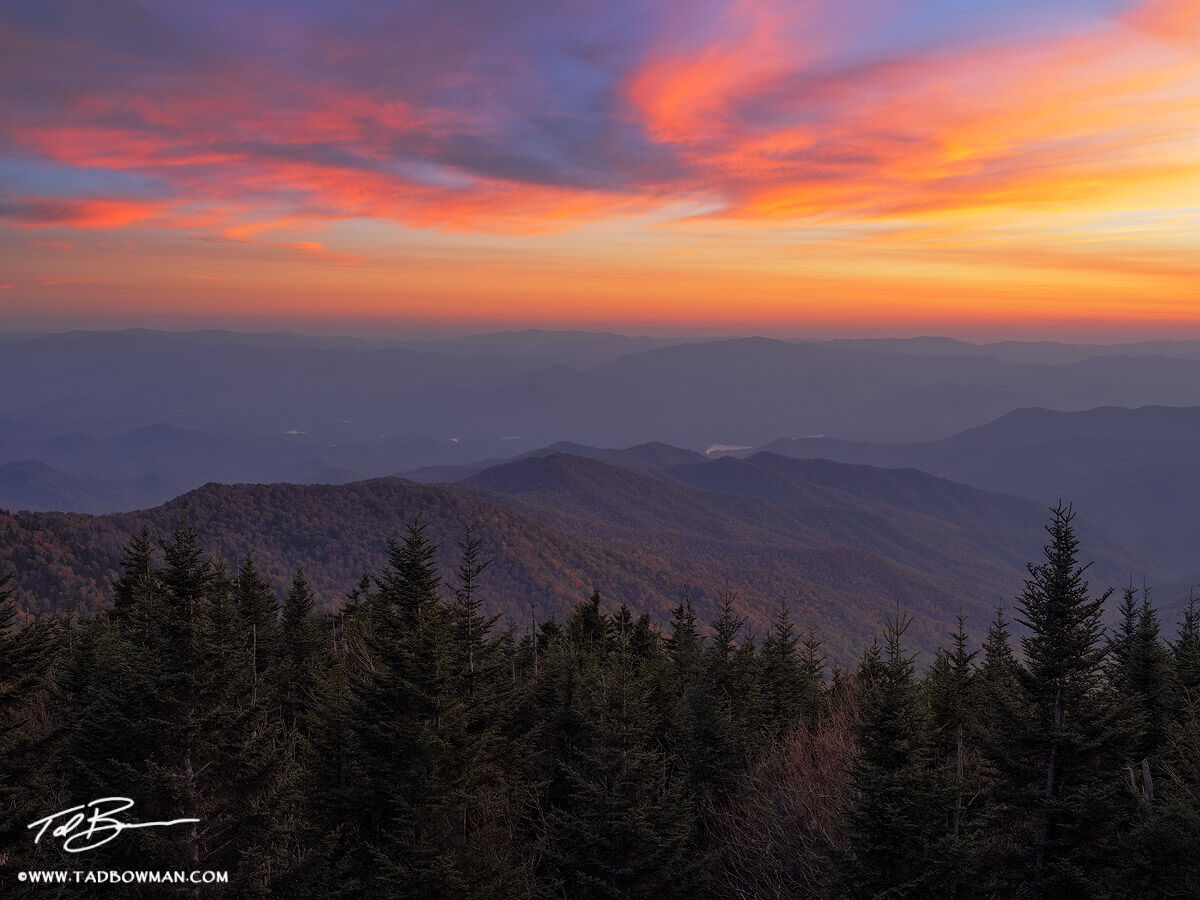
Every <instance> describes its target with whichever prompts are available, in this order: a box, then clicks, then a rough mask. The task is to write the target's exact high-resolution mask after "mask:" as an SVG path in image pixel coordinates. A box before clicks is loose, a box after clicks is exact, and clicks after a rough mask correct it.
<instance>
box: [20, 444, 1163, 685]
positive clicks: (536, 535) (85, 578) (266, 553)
mask: <svg viewBox="0 0 1200 900" xmlns="http://www.w3.org/2000/svg"><path fill="white" fill-rule="evenodd" d="M622 452H623V451H608V453H607V455H608V456H609V457H610V459H612V458H619V457H620V455H621V453H622ZM647 454H649V455H650V456H655V457H656V456H659V455H662V456H664V457H669V456H670V455H671V454H668V453H666V451H665V450H664V449H663V448H653V447H652V448H650V449H649V450H647V449H646V448H635V452H633V453H631V459H630V460H627V462H629V463H630V464H629V465H626V466H619V465H614V464H613V463H612V462H606V461H600V460H596V459H589V458H586V457H583V456H579V455H574V454H566V453H561V452H549V453H547V454H544V455H531V456H528V457H526V458H524V459H521V460H516V461H512V462H506V463H502V464H500V465H497V466H493V467H489V468H488V469H486V470H484V471H482V472H480V473H477V474H476V475H473V476H471V477H470V478H468V479H466V480H465V481H464V482H460V483H454V484H440V485H430V484H418V483H415V482H411V481H405V480H402V479H394V478H393V479H376V480H371V481H365V482H357V483H353V484H346V485H311V486H306V485H295V484H264V485H217V484H212V485H207V486H205V487H203V488H200V489H198V490H195V491H192V492H190V493H188V494H185V495H183V496H181V497H179V498H177V499H175V500H172V501H171V502H170V503H167V504H165V505H163V506H160V507H156V508H154V509H150V510H146V511H144V512H140V513H125V514H119V515H108V516H99V517H91V516H82V515H67V514H57V513H36V514H30V513H27V514H22V515H18V516H11V515H0V569H8V568H13V569H15V570H16V572H17V584H18V589H19V597H20V599H21V603H22V605H23V607H24V608H25V609H26V610H36V609H37V608H38V605H39V604H43V605H44V606H50V607H56V608H74V607H79V608H85V609H86V608H92V607H94V606H95V605H96V604H97V603H101V602H103V600H104V598H105V597H106V596H107V583H108V581H109V579H111V578H112V577H113V576H114V575H115V573H116V563H117V559H118V557H119V553H120V546H121V544H122V542H123V541H124V540H126V539H127V538H128V536H129V534H130V533H132V532H134V531H136V530H138V529H139V528H140V527H142V525H146V526H148V527H150V528H151V529H152V531H154V532H156V533H167V532H169V531H170V530H171V529H172V528H173V527H174V526H175V524H176V523H177V521H178V519H179V517H180V516H181V515H183V516H185V517H186V519H187V521H188V522H189V523H191V524H192V525H193V526H194V527H196V528H197V530H198V531H199V533H200V535H201V537H202V540H203V542H204V543H205V545H206V546H208V547H209V548H211V549H214V550H216V549H219V550H220V551H221V553H222V554H223V555H224V557H225V558H226V559H227V560H228V561H229V563H230V564H231V565H233V564H236V563H237V561H238V560H239V559H240V558H242V555H243V554H245V553H247V552H252V553H253V554H254V556H255V558H256V560H258V561H259V563H260V565H261V566H262V568H263V569H264V570H265V571H266V572H267V574H268V575H269V576H270V577H271V578H272V579H273V580H274V581H275V583H276V584H277V585H278V586H280V587H282V585H283V584H285V583H286V580H287V579H288V578H289V577H290V574H291V572H292V570H293V569H294V567H295V565H297V564H299V563H303V564H304V565H305V567H306V572H307V573H308V575H309V577H310V578H311V579H312V580H313V582H314V583H315V584H316V586H317V587H318V589H319V591H320V593H321V595H322V597H323V599H324V600H325V602H326V603H329V602H336V598H338V597H339V596H340V595H341V594H343V593H344V592H345V591H347V590H349V589H350V588H351V587H353V585H354V584H355V583H356V582H357V581H358V579H359V577H360V576H361V574H362V572H363V571H364V570H369V569H374V570H378V568H379V566H380V565H381V563H382V559H383V551H384V540H385V539H386V538H387V537H390V536H395V535H396V534H398V533H399V532H400V531H401V529H402V528H403V526H404V523H405V522H407V521H409V520H410V519H411V517H412V516H413V515H415V514H416V513H418V512H421V513H423V514H424V515H425V516H426V518H427V521H428V522H429V523H430V524H429V527H430V529H431V536H432V537H434V538H435V539H436V540H437V541H439V542H440V543H441V544H442V545H443V552H442V555H441V557H440V564H441V566H442V568H443V571H444V572H447V573H448V572H449V571H450V570H451V568H452V566H453V564H454V553H453V545H454V542H455V540H457V538H458V536H459V529H460V527H461V525H462V523H464V522H474V523H477V525H478V527H479V534H480V536H481V537H482V539H483V540H484V546H485V552H486V553H487V554H488V555H489V556H490V557H492V558H493V559H494V560H495V562H494V564H493V567H492V568H489V570H488V571H489V575H488V578H487V584H488V587H487V588H486V590H485V595H486V597H487V602H488V605H489V608H490V609H492V610H493V611H496V612H500V613H501V614H503V615H504V616H505V617H506V618H511V619H513V620H515V621H518V622H519V621H524V620H525V619H526V618H527V615H528V609H529V604H530V603H532V604H534V606H535V607H536V608H537V609H539V610H541V611H542V612H546V611H549V610H565V609H567V608H569V607H570V606H572V605H573V604H574V603H576V602H578V601H579V600H581V599H583V598H584V597H585V596H586V595H587V594H588V593H590V591H591V589H592V588H593V587H596V588H599V589H600V590H601V591H602V593H603V594H604V595H605V596H606V597H608V598H609V602H610V603H619V602H625V603H628V604H629V605H630V606H631V607H632V608H634V609H637V610H646V611H649V612H651V613H652V614H653V615H654V616H655V617H656V618H658V619H660V620H663V619H665V618H666V617H667V616H668V614H669V610H670V609H671V608H672V607H673V606H675V605H676V604H678V603H679V602H680V600H681V598H682V596H683V594H684V591H685V590H687V591H690V592H691V594H692V596H693V597H694V598H695V600H696V603H697V606H698V609H699V611H700V613H701V615H702V616H708V615H710V614H711V613H712V611H713V606H714V603H715V599H716V596H717V593H718V592H719V591H721V590H724V589H729V590H734V591H737V592H738V593H739V594H740V596H741V598H742V606H743V611H744V614H746V615H747V617H748V619H749V621H750V622H751V624H752V626H754V627H755V628H758V629H760V630H761V628H762V627H763V626H764V625H765V623H766V621H767V620H768V618H769V617H770V615H771V611H772V609H773V608H774V607H775V606H776V605H777V604H780V603H784V602H786V603H788V604H789V605H791V606H792V607H793V609H794V610H795V612H796V615H797V618H798V619H799V620H800V621H802V622H804V623H805V624H811V625H813V626H815V627H817V628H818V630H819V631H820V632H821V633H822V635H824V636H825V637H826V639H827V640H828V641H829V643H830V647H831V651H832V652H833V653H834V655H835V658H837V659H840V660H842V661H843V662H849V661H850V660H851V659H852V657H853V655H854V654H856V653H857V652H858V651H859V650H860V649H861V642H862V640H863V639H864V636H866V635H869V634H871V633H875V632H876V631H877V630H878V628H879V623H880V622H881V621H882V617H883V615H884V614H885V613H887V612H889V611H891V610H892V609H893V608H894V605H895V602H896V597H897V594H899V596H900V599H901V602H902V603H903V604H904V605H905V607H906V608H907V609H908V610H909V611H910V612H912V613H913V614H914V615H915V616H916V617H917V619H918V623H917V624H916V625H915V626H914V641H915V644H916V646H922V647H926V648H930V647H933V646H934V645H935V644H936V643H937V642H938V641H939V640H940V639H941V631H942V630H943V627H944V624H945V620H946V616H947V615H952V614H953V613H954V612H956V611H957V610H958V609H959V608H960V607H961V608H962V609H963V610H964V611H966V612H967V614H968V615H969V616H970V622H971V623H972V627H973V628H975V629H977V630H979V631H981V630H982V628H983V627H984V623H985V622H986V620H987V619H988V617H989V616H990V614H991V610H992V608H993V607H994V606H995V604H997V603H998V602H1011V600H1012V598H1013V597H1014V596H1015V595H1016V593H1017V592H1019V590H1020V585H1021V579H1022V575H1023V566H1024V563H1025V562H1026V561H1027V560H1029V559H1033V558H1034V557H1035V556H1036V554H1037V552H1038V551H1039V548H1040V545H1041V542H1042V534H1041V530H1040V529H1041V524H1042V522H1043V520H1044V518H1045V513H1046V509H1045V506H1044V504H1040V503H1036V502H1032V501H1028V500H1022V499H1019V498H1015V497H1008V496H1004V495H1000V494H995V493H989V492H984V491H979V490H977V489H974V488H970V487H966V486H963V485H958V484H953V483H950V482H947V481H944V480H943V479H939V478H936V477H934V476H930V475H927V474H925V473H922V472H918V471H915V470H899V471H890V470H885V469H875V468H869V467H860V466H850V465H844V464H837V463H833V462H828V461H825V462H816V463H814V462H806V461H798V460H793V459H789V458H787V457H783V456H779V455H775V454H765V453H764V454H757V455H755V456H752V457H751V458H749V459H745V460H739V459H734V458H725V459H718V460H703V458H701V459H700V460H699V461H693V460H691V456H692V455H691V454H687V453H686V452H685V453H684V454H682V455H683V457H684V459H685V461H682V462H672V461H671V460H669V459H664V460H663V462H664V463H665V464H664V465H663V466H661V467H659V468H657V469H645V468H643V469H638V468H636V467H635V466H634V465H632V463H633V462H636V461H644V458H645V456H646V455H647ZM1080 526H1081V527H1080V534H1081V537H1083V539H1084V541H1085V552H1086V553H1088V554H1089V558H1091V557H1094V558H1095V559H1096V560H1097V566H1096V569H1095V572H1094V577H1095V578H1097V579H1105V580H1106V583H1111V582H1114V581H1116V580H1118V579H1119V578H1120V577H1121V575H1122V573H1123V572H1126V571H1128V569H1129V567H1130V566H1132V565H1140V566H1146V565H1154V566H1160V565H1164V563H1163V561H1162V560H1159V559H1155V558H1153V554H1152V553H1149V554H1148V553H1147V551H1145V550H1144V548H1139V547H1136V546H1134V545H1132V544H1129V543H1125V542H1122V541H1119V540H1114V539H1112V538H1110V537H1108V536H1106V535H1105V534H1104V533H1103V532H1101V531H1099V530H1098V529H1096V528H1095V527H1094V526H1090V525H1088V523H1087V522H1086V520H1081V522H1080Z"/></svg>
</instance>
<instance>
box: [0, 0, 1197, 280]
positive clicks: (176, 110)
mask: <svg viewBox="0 0 1200 900" xmlns="http://www.w3.org/2000/svg"><path fill="white" fill-rule="evenodd" d="M264 23H269V27H268V25H267V24H264ZM0 57H2V58H3V59H4V60H5V64H4V65H3V67H0V91H3V92H4V93H5V95H6V96H9V97H11V98H14V102H12V103H11V104H9V107H8V109H7V110H6V112H5V114H4V126H5V127H4V128H3V129H2V130H0V133H2V134H3V137H0V168H2V167H3V166H4V165H6V163H4V161H3V160H17V161H20V162H21V165H23V166H24V167H25V168H24V169H22V170H21V171H22V172H25V170H27V169H29V168H30V167H31V166H32V165H33V164H34V163H36V166H37V167H38V171H37V176H36V177H34V176H33V175H28V174H27V173H26V174H25V175H22V176H21V177H15V178H12V179H7V181H6V183H9V184H10V187H9V189H8V190H9V192H8V193H7V194H5V195H3V196H0V226H2V225H4V224H7V225H8V226H9V227H14V228H21V229H51V228H54V229H58V230H57V231H56V232H55V235H54V236H55V239H54V240H46V241H40V242H38V245H39V246H42V247H46V248H55V249H68V248H69V247H70V246H71V243H70V241H67V240H60V239H59V235H65V236H67V237H68V238H69V237H71V235H72V233H73V232H75V231H80V232H82V231H85V230H100V231H105V232H112V233H125V234H128V235H130V236H135V232H137V231H138V230H143V231H153V233H154V234H155V235H156V236H158V237H157V239H159V240H163V239H164V238H163V237H162V236H163V235H174V236H176V237H177V238H179V239H180V242H183V241H184V240H186V238H187V237H189V236H191V235H194V234H200V235H201V236H202V237H203V238H204V240H205V241H206V242H208V243H209V244H212V245H224V246H226V247H227V248H228V247H231V246H237V247H241V248H244V249H245V251H246V253H248V254H251V253H252V254H254V255H255V258H256V259H260V260H262V261H263V264H264V265H268V264H274V261H275V260H276V259H279V260H284V259H286V258H288V257H292V258H295V257H296V256H302V257H304V258H306V259H308V260H311V261H314V262H320V263H324V264H327V265H330V266H337V267H345V266H355V265H358V264H360V263H362V262H364V261H365V258H366V254H365V253H364V252H361V251H359V250H357V249H353V248H351V247H350V246H348V245H346V244H343V243H340V242H339V241H338V239H337V238H336V237H328V236H327V234H326V232H328V231H329V230H330V229H331V228H332V229H336V228H337V227H338V226H339V225H343V224H347V223H389V227H390V226H391V225H393V224H399V225H401V226H403V227H406V228H415V229H430V230H432V231H436V232H438V233H447V232H449V233H453V234H457V233H463V232H467V233H495V234H500V235H517V236H522V235H523V236H527V237H528V240H529V241H530V245H531V246H536V241H537V240H540V239H541V238H542V237H543V236H545V235H553V234H561V233H564V232H565V233H569V232H571V231H572V230H578V229H585V230H586V229H587V228H591V227H595V226H599V225H602V226H604V227H612V226H614V225H620V224H621V223H629V224H628V228H629V229H630V234H629V235H627V236H626V239H627V240H630V241H633V240H634V239H633V237H632V235H633V234H637V233H640V230H641V229H643V228H644V226H645V223H647V222H648V221H650V220H651V219H654V220H655V221H654V226H655V227H656V228H660V229H661V228H662V227H663V225H664V222H665V223H666V224H667V227H677V228H678V229H680V230H681V232H680V233H688V229H690V228H692V227H698V226H699V225H700V224H703V223H707V224H709V225H713V226H714V227H727V228H729V229H730V233H731V234H732V233H735V232H736V233H738V234H740V235H745V234H753V233H754V232H755V230H756V229H761V230H763V231H769V230H772V229H785V228H804V229H808V234H809V236H810V238H811V240H812V241H814V242H827V243H828V244H830V245H831V246H837V247H840V248H844V247H846V246H856V247H859V248H860V249H861V252H862V253H863V254H864V256H863V259H864V260H865V262H864V263H863V265H867V264H874V262H878V260H879V257H878V256H872V255H871V254H879V253H884V252H891V251H892V250H893V249H895V248H900V247H906V248H907V249H908V250H909V251H910V252H913V253H914V254H917V255H920V256H922V257H923V258H927V257H928V256H929V255H930V254H937V253H942V252H944V253H954V252H958V251H957V250H955V249H954V248H951V247H950V246H949V242H947V241H946V240H945V239H944V238H943V239H939V241H938V242H933V243H930V242H929V241H928V235H929V234H931V233H933V232H935V231H936V232H938V233H939V234H941V235H943V236H945V235H951V236H953V237H954V238H955V240H957V241H958V242H959V243H961V244H965V245H970V246H971V248H972V249H971V254H972V255H974V256H979V255H981V254H984V253H986V252H987V248H988V247H993V248H994V250H995V256H994V258H993V261H995V262H997V263H999V262H1001V261H1003V260H1006V259H1007V260H1012V261H1013V262H1014V264H1015V263H1016V261H1017V259H1018V257H1019V256H1020V252H1021V248H1022V247H1024V248H1027V249H1030V250H1031V251H1033V252H1031V253H1030V256H1029V258H1031V259H1032V258H1036V259H1040V260H1043V261H1045V262H1046V264H1047V265H1053V264H1055V263H1053V261H1054V260H1061V261H1062V264H1063V265H1064V266H1065V267H1066V268H1069V269H1071V268H1077V265H1076V262H1077V261H1079V260H1080V259H1081V258H1086V257H1087V256H1088V255H1089V253H1090V252H1092V251H1090V250H1088V249H1086V248H1081V247H1080V246H1078V245H1077V246H1075V247H1074V248H1072V249H1070V250H1063V249H1062V248H1060V247H1058V246H1057V244H1056V242H1057V241H1058V240H1059V239H1060V238H1059V237H1057V236H1055V235H1053V234H1048V233H1047V232H1046V230H1045V229H1044V228H1042V227H1040V225H1039V222H1040V221H1041V220H1042V218H1043V217H1045V216H1058V215H1063V214H1067V215H1072V216H1075V217H1076V219H1077V227H1078V228H1080V229H1082V230H1085V231H1086V230H1087V229H1088V228H1100V227H1101V225H1102V223H1103V222H1104V221H1107V220H1109V219H1111V218H1112V217H1114V216H1121V215H1128V214H1136V213H1138V212H1140V211H1145V210H1155V211H1163V210H1165V211H1172V210H1175V211H1178V212H1181V213H1183V212H1186V211H1187V210H1188V209H1190V208H1192V207H1194V206H1195V199H1194V198H1195V196H1196V192H1197V191H1198V190H1200V163H1198V162H1197V160H1200V129H1198V128H1197V124H1196V123H1197V122H1200V2H1197V0H1130V2H1127V3H1119V2H1116V0H1063V2H1061V3H1056V4H1045V3H1035V2H1032V0H983V2H973V3H965V2H961V0H921V2H918V0H842V2H838V3H834V2H824V0H817V2H801V3H797V2H794V0H631V2H627V3H615V4H614V3H601V2H591V0H585V2H581V3H569V4H564V3H561V2H557V0H463V2H461V3H455V4H446V3H444V2H439V0H409V2H403V3H397V4H378V3H368V2H348V3H339V4H296V3H287V4H285V3H282V2H278V3H268V4H267V5H266V6H258V7H254V8H253V9H251V8H249V7H246V6H245V5H244V4H238V3H233V2H221V0H215V2H207V3H198V2H197V3H191V2H188V3H176V4H168V5H145V6H143V5H139V4H136V3H125V2H115V0H113V2H108V0H98V2H95V3H89V4H78V3H73V2H67V0H46V2H45V3H42V4H35V5H30V4H24V3H16V2H0ZM118 63H119V64H118ZM14 165H15V163H14ZM47 173H49V174H47ZM48 181H49V182H51V183H52V185H53V187H54V190H50V189H48V188H47V186H46V185H47V182H48ZM679 210H687V211H688V212H687V213H686V214H684V213H680V212H678V211H679ZM1089 223H1090V224H1089ZM1189 229H1191V226H1190V225H1180V226H1179V227H1178V228H1176V229H1175V230H1173V231H1166V232H1164V231H1161V230H1159V231H1155V232H1154V233H1153V234H1136V233H1134V234H1128V235H1126V236H1125V237H1124V238H1123V239H1122V241H1121V242H1119V244H1120V246H1121V247H1122V248H1124V249H1123V250H1122V252H1120V253H1117V254H1115V255H1114V254H1112V252H1111V251H1112V244H1111V242H1110V243H1108V244H1106V245H1105V249H1104V250H1103V253H1104V254H1105V255H1108V256H1111V257H1112V258H1114V259H1125V260H1130V261H1131V262H1130V263H1129V271H1130V272H1131V273H1135V272H1140V271H1141V270H1142V266H1143V262H1144V261H1159V260H1161V261H1163V262H1164V265H1165V269H1164V271H1174V272H1177V273H1185V272H1187V271H1190V263H1187V262H1186V261H1183V260H1182V259H1181V258H1179V257H1178V256H1177V255H1178V254H1194V253H1195V251H1196V250H1197V249H1200V248H1197V247H1196V246H1195V245H1196V241H1195V237H1194V232H1193V231H1189ZM1000 230H1002V231H1003V232H1004V233H1003V237H1002V238H1000V237H998V236H997V235H998V233H999V231H1000ZM881 233H886V234H888V235H890V238H889V239H888V241H884V242H881V241H880V234H881ZM917 235H924V236H925V237H922V238H918V237H916V236H917ZM469 240H470V238H468V237H465V238H463V241H464V243H463V244H462V245H461V246H462V247H463V253H464V254H467V255H469V254H470V252H471V251H470V245H469V243H468V241H469ZM906 240H908V241H912V243H908V244H905V243H904V242H905V241H906ZM679 241H680V243H679V244H678V245H677V246H674V247H670V248H667V251H666V252H665V253H664V255H663V258H668V257H669V258H674V259H680V258H683V257H686V256H688V255H694V252H695V251H694V248H692V247H689V246H687V245H686V238H679ZM376 243H377V245H382V244H383V243H384V241H383V239H382V238H381V239H380V240H378V241H377V242H376ZM1151 243H1152V244H1153V246H1149V244H1151ZM885 245H886V247H887V248H888V249H886V250H885V249H883V248H884V247H885ZM761 246H762V247H764V248H766V247H769V246H770V242H762V243H761ZM1014 248H1015V249H1014ZM174 252H180V253H183V252H197V254H198V257H199V258H198V259H197V260H195V261H191V262H189V263H188V264H189V265H192V266H195V267H197V268H199V267H201V266H203V265H204V262H203V253H202V252H199V251H185V250H178V249H176V251H174ZM376 252H377V256H378V257H379V258H380V259H386V258H387V255H388V254H387V252H386V251H378V250H377V251H376ZM764 252H766V251H764ZM1096 252H1100V251H1096ZM1172 260H1176V261H1174V262H1173V261H1172ZM872 261H874V262H872ZM1085 261H1086V259H1085ZM376 262H378V259H377V260H376ZM210 264H211V263H210ZM281 264H282V263H281ZM888 264H889V265H890V264H891V261H890V260H889V261H888ZM1149 265H1151V266H1154V265H1157V263H1156V262H1150V263H1149ZM462 269H463V271H466V272H475V273H477V272H478V271H480V270H479V267H478V266H476V265H474V263H470V264H468V265H466V266H464V267H462ZM188 277H204V276H191V275H189V276H188ZM514 277H515V276H514ZM1180 277H1182V274H1181V276H1180Z"/></svg>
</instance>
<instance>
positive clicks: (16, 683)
mask: <svg viewBox="0 0 1200 900" xmlns="http://www.w3.org/2000/svg"><path fill="white" fill-rule="evenodd" d="M12 577H13V573H12V572H7V573H5V574H3V575H0V760H3V764H2V765H0V853H2V854H3V855H4V856H6V860H5V862H6V863H7V868H8V869H9V874H8V880H10V881H12V882H14V885H15V878H14V877H13V876H12V874H11V871H12V870H13V869H15V868H16V867H17V866H19V865H22V864H30V865H31V866H33V865H44V864H45V863H46V857H45V856H44V855H41V854H38V853H37V852H36V851H35V848H33V847H32V845H31V844H30V842H29V840H28V832H27V830H26V825H28V823H29V822H32V821H34V820H35V819H37V818H39V817H40V816H41V815H45V813H44V812H42V810H45V809H47V808H53V807H52V805H51V804H52V803H53V802H54V801H53V799H52V792H53V789H54V786H55V785H54V781H55V773H54V766H53V761H52V759H51V758H49V752H48V751H49V749H50V743H51V742H50V737H51V735H49V734H47V729H46V727H45V725H44V724H41V722H42V721H44V720H45V719H46V718H47V715H46V714H47V712H48V707H49V704H50V696H49V695H50V692H51V689H52V680H53V669H54V667H55V661H56V659H55V658H56V656H57V649H58V648H57V647H56V644H57V642H58V640H59V638H60V628H59V625H58V623H57V622H56V621H54V620H51V619H41V618H39V619H37V620H34V621H33V622H29V623H27V624H26V626H25V627H24V628H23V629H21V630H20V631H18V630H17V629H16V623H17V610H16V604H15V603H14V601H13V596H12V590H11V588H9V584H10V583H11V581H12Z"/></svg>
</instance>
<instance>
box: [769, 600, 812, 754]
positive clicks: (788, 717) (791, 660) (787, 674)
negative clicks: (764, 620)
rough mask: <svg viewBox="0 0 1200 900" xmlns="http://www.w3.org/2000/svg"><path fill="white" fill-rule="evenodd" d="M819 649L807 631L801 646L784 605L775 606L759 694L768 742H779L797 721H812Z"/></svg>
mask: <svg viewBox="0 0 1200 900" xmlns="http://www.w3.org/2000/svg"><path fill="white" fill-rule="evenodd" d="M809 642H812V643H811V644H810V643H809ZM819 647H820V645H819V643H817V642H815V638H814V636H813V635H812V634H811V632H810V634H809V635H808V639H807V640H806V641H805V643H804V644H803V645H802V644H801V641H800V637H799V635H798V634H797V633H796V627H795V625H793V624H792V618H791V612H790V611H789V610H788V608H787V606H786V605H782V606H778V607H776V609H775V618H774V621H773V622H772V623H771V630H770V632H769V633H768V634H767V638H766V640H764V641H763V646H762V668H763V694H764V698H765V703H766V707H767V710H766V714H767V717H768V719H769V721H770V723H771V725H770V728H771V735H770V737H771V739H772V740H775V741H778V740H782V739H783V737H784V736H785V735H787V734H788V733H789V732H791V731H792V730H793V729H795V728H796V727H797V726H798V725H799V724H800V723H801V722H809V723H811V722H813V721H815V719H816V716H817V711H818V710H819V708H820V695H821V680H820V678H821V674H820V666H821V664H822V660H821V659H820V656H819Z"/></svg>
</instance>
